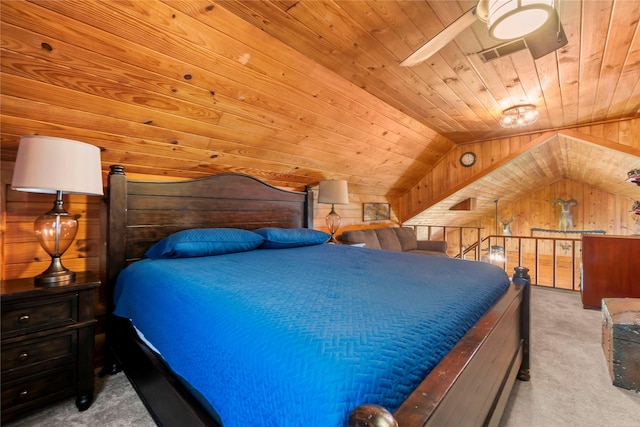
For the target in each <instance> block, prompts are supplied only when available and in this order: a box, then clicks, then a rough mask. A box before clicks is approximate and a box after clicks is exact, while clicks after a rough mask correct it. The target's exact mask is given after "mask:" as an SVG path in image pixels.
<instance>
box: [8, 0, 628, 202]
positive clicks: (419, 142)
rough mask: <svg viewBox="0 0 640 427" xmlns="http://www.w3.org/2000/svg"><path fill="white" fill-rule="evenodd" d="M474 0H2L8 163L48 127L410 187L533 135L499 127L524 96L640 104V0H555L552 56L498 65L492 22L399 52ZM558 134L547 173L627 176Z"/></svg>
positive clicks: (201, 172) (615, 112)
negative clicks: (428, 50)
mask: <svg viewBox="0 0 640 427" xmlns="http://www.w3.org/2000/svg"><path fill="white" fill-rule="evenodd" d="M475 3H476V2H474V1H463V0H460V1H456V0H450V1H441V0H431V1H356V0H349V1H274V2H267V1H212V0H164V1H155V0H145V1H129V2H125V1H117V2H116V1H109V0H105V1H100V2H84V1H79V2H74V1H64V0H59V1H46V0H35V1H32V2H22V1H20V2H18V1H8V2H6V1H3V2H1V3H0V7H1V13H0V20H1V22H2V28H1V31H2V42H1V43H2V45H1V47H2V50H1V52H0V54H1V59H2V73H1V75H0V78H1V81H2V85H1V87H0V90H1V98H0V102H1V106H2V110H1V116H0V119H1V122H0V124H1V128H0V133H1V138H2V139H1V142H2V149H1V155H2V160H8V161H12V160H13V159H14V158H15V152H16V149H17V143H18V138H19V135H21V134H25V133H29V134H30V133H40V134H49V135H53V136H62V137H68V138H75V139H79V140H83V141H86V142H89V143H92V144H95V145H99V146H100V147H102V148H103V153H102V160H103V164H104V165H105V166H106V165H108V164H113V163H119V164H123V165H125V167H126V169H127V170H128V171H129V172H133V173H145V174H153V175H165V176H175V177H201V176H205V175H209V174H213V173H220V172H227V171H235V172H244V173H249V174H251V175H254V176H257V177H259V178H262V179H264V180H266V181H268V182H270V183H272V184H273V185H279V186H284V187H290V188H298V189H301V188H303V187H304V186H305V185H309V184H312V185H313V184H315V183H317V182H318V181H319V180H321V179H324V178H342V179H347V180H348V181H349V184H350V188H351V189H352V191H354V192H356V193H359V194H363V195H374V196H391V197H393V196H399V195H402V194H403V193H404V192H406V191H407V190H408V189H409V188H410V187H411V186H412V185H413V184H414V183H416V182H417V181H418V180H419V179H420V178H421V177H422V176H423V175H425V174H426V173H427V172H428V171H429V170H430V169H431V168H432V167H434V165H436V164H437V163H438V161H439V160H440V159H442V158H443V156H445V155H446V154H447V153H448V152H449V151H451V150H452V149H453V148H454V147H456V146H460V145H464V144H467V143H471V142H477V141H484V140H488V139H492V138H502V137H507V136H511V135H515V134H518V133H519V132H523V130H507V129H503V128H501V127H500V126H499V124H498V119H499V117H500V113H501V111H502V110H503V109H505V108H507V107H509V106H512V105H516V104H523V103H531V104H534V105H536V106H537V108H538V109H539V111H540V119H539V121H538V122H537V123H535V124H534V125H533V126H532V127H530V128H527V129H526V130H525V131H526V132H533V133H540V132H543V131H548V130H562V129H568V128H573V127H576V126H581V125H587V124H590V123H604V122H611V121H617V120H623V119H626V118H631V117H639V116H640V112H639V108H640V31H639V28H640V27H639V21H640V2H638V1H629V0H597V1H594V0H583V1H580V0H556V8H557V10H558V13H559V16H560V20H561V22H562V25H563V27H564V30H565V33H566V35H567V38H568V40H569V42H568V44H567V45H566V46H564V47H562V48H561V49H559V50H557V51H556V52H553V53H551V54H549V55H546V56H544V57H542V58H540V59H537V60H534V59H533V58H532V56H531V54H530V52H529V51H528V50H522V51H518V52H515V53H513V54H510V55H507V56H504V57H501V58H498V59H496V60H494V61H490V62H486V63H485V62H482V61H481V60H480V58H479V56H478V55H477V52H479V51H482V50H484V49H487V48H489V47H492V46H494V45H496V44H498V42H496V41H493V40H490V39H489V38H488V36H487V34H486V27H485V26H484V25H483V24H482V23H481V22H477V23H475V24H473V25H472V26H471V27H470V28H468V29H466V30H464V31H463V32H462V33H460V35H459V36H458V37H456V38H455V40H454V41H453V42H451V43H449V44H448V45H446V46H445V47H444V48H443V49H442V50H441V51H440V52H439V53H437V54H436V55H434V56H433V57H431V58H430V59H429V60H427V61H425V62H424V63H422V64H420V65H417V66H414V67H401V66H399V63H400V62H401V61H402V60H403V59H404V58H406V57H407V56H408V55H410V54H411V53H412V52H413V51H415V50H416V49H417V48H419V47H420V46H421V45H423V44H424V43H425V42H426V41H428V40H429V39H431V38H432V37H433V36H435V35H436V34H437V33H438V32H440V31H441V30H443V29H444V28H445V27H446V26H447V25H449V24H451V23H452V22H453V21H454V20H455V19H456V18H457V17H459V16H460V15H461V14H463V13H464V12H465V11H467V10H469V9H470V8H472V7H474V6H475ZM546 144H547V146H546V147H541V148H540V149H539V150H537V152H532V153H531V154H530V156H533V157H534V163H536V164H554V163H555V164H556V166H557V167H554V168H551V169H549V171H548V173H549V174H550V176H549V177H548V179H551V178H552V177H555V178H556V179H557V178H558V177H559V176H562V175H564V176H567V177H571V178H573V179H577V180H581V181H583V182H587V183H590V181H589V179H590V176H591V175H584V173H583V172H578V171H574V170H572V169H571V167H570V165H571V164H573V163H574V161H575V162H578V161H579V162H584V163H589V162H590V163H589V167H590V168H597V171H596V172H597V173H594V174H593V176H599V177H600V178H599V181H598V182H597V183H596V182H594V183H593V185H599V186H604V187H605V189H607V186H608V185H609V184H608V183H612V182H618V181H619V177H618V176H615V177H614V176H613V172H612V170H611V168H607V167H604V166H603V167H600V163H601V162H598V161H595V160H596V159H597V158H598V157H594V156H599V158H610V159H616V158H617V157H616V156H617V154H616V153H611V152H605V153H603V152H601V151H599V152H596V151H593V150H591V151H590V150H584V149H583V148H582V145H580V144H582V143H577V142H575V141H572V142H571V143H569V142H568V140H567V139H566V138H563V137H558V138H557V139H556V140H555V141H549V142H547V143H546ZM576 144H578V146H576ZM602 149H604V150H609V149H606V148H602ZM558 150H560V151H558ZM574 152H577V153H575V154H573V153H574ZM586 153H591V154H586ZM627 155H629V154H628V153H627V154H626V155H625V156H623V157H624V161H627V160H628V159H627V157H626V156H627ZM572 156H587V157H585V158H581V159H579V158H577V157H576V158H572ZM631 157H632V159H631V160H634V159H633V158H634V157H636V156H635V155H633V154H631ZM636 158H637V157H636ZM503 172H504V171H503ZM617 172H618V171H617V170H616V173H617ZM496 173H497V172H496ZM502 176H509V175H508V174H504V173H503V174H502ZM485 179H490V177H485ZM600 181H602V182H600ZM483 182H485V183H486V181H483V180H480V181H478V182H477V183H476V184H474V185H478V186H480V185H482V184H483ZM544 182H546V180H545V179H540V180H530V181H529V183H528V184H527V183H525V182H519V183H518V185H519V186H522V187H523V191H527V190H531V188H530V186H538V185H543V184H544ZM611 185H613V186H614V187H615V186H617V184H611ZM527 186H529V188H527ZM614 187H609V189H610V191H613V190H614V189H616V188H614ZM461 196H462V195H460V196H458V197H461Z"/></svg>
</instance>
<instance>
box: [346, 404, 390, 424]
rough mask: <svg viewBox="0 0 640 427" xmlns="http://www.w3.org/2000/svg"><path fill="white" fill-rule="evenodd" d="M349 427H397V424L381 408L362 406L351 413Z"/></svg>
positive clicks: (368, 405) (387, 412)
mask: <svg viewBox="0 0 640 427" xmlns="http://www.w3.org/2000/svg"><path fill="white" fill-rule="evenodd" d="M349 427H398V422H397V421H396V419H395V418H393V415H392V414H391V412H389V411H387V410H386V409H384V408H383V407H382V406H378V405H370V404H364V405H360V406H358V407H357V408H355V409H354V410H353V411H351V415H349Z"/></svg>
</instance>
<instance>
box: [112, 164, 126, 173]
mask: <svg viewBox="0 0 640 427" xmlns="http://www.w3.org/2000/svg"><path fill="white" fill-rule="evenodd" d="M109 175H124V166H122V165H111V166H109Z"/></svg>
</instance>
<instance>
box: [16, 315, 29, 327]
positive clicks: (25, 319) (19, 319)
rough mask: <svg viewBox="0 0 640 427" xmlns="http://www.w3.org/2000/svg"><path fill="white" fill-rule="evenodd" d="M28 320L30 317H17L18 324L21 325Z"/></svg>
mask: <svg viewBox="0 0 640 427" xmlns="http://www.w3.org/2000/svg"><path fill="white" fill-rule="evenodd" d="M29 319H30V317H29V315H28V314H23V315H22V316H20V317H18V323H22V324H23V325H24V324H25V323H27V322H28V321H29Z"/></svg>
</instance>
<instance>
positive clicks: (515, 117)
mask: <svg viewBox="0 0 640 427" xmlns="http://www.w3.org/2000/svg"><path fill="white" fill-rule="evenodd" d="M536 121H538V110H536V106H535V105H531V104H526V105H516V106H514V107H511V108H508V109H506V110H504V111H503V112H502V118H501V119H500V126H502V127H503V128H507V129H511V128H519V127H524V126H529V125H531V124H533V123H535V122H536Z"/></svg>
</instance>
